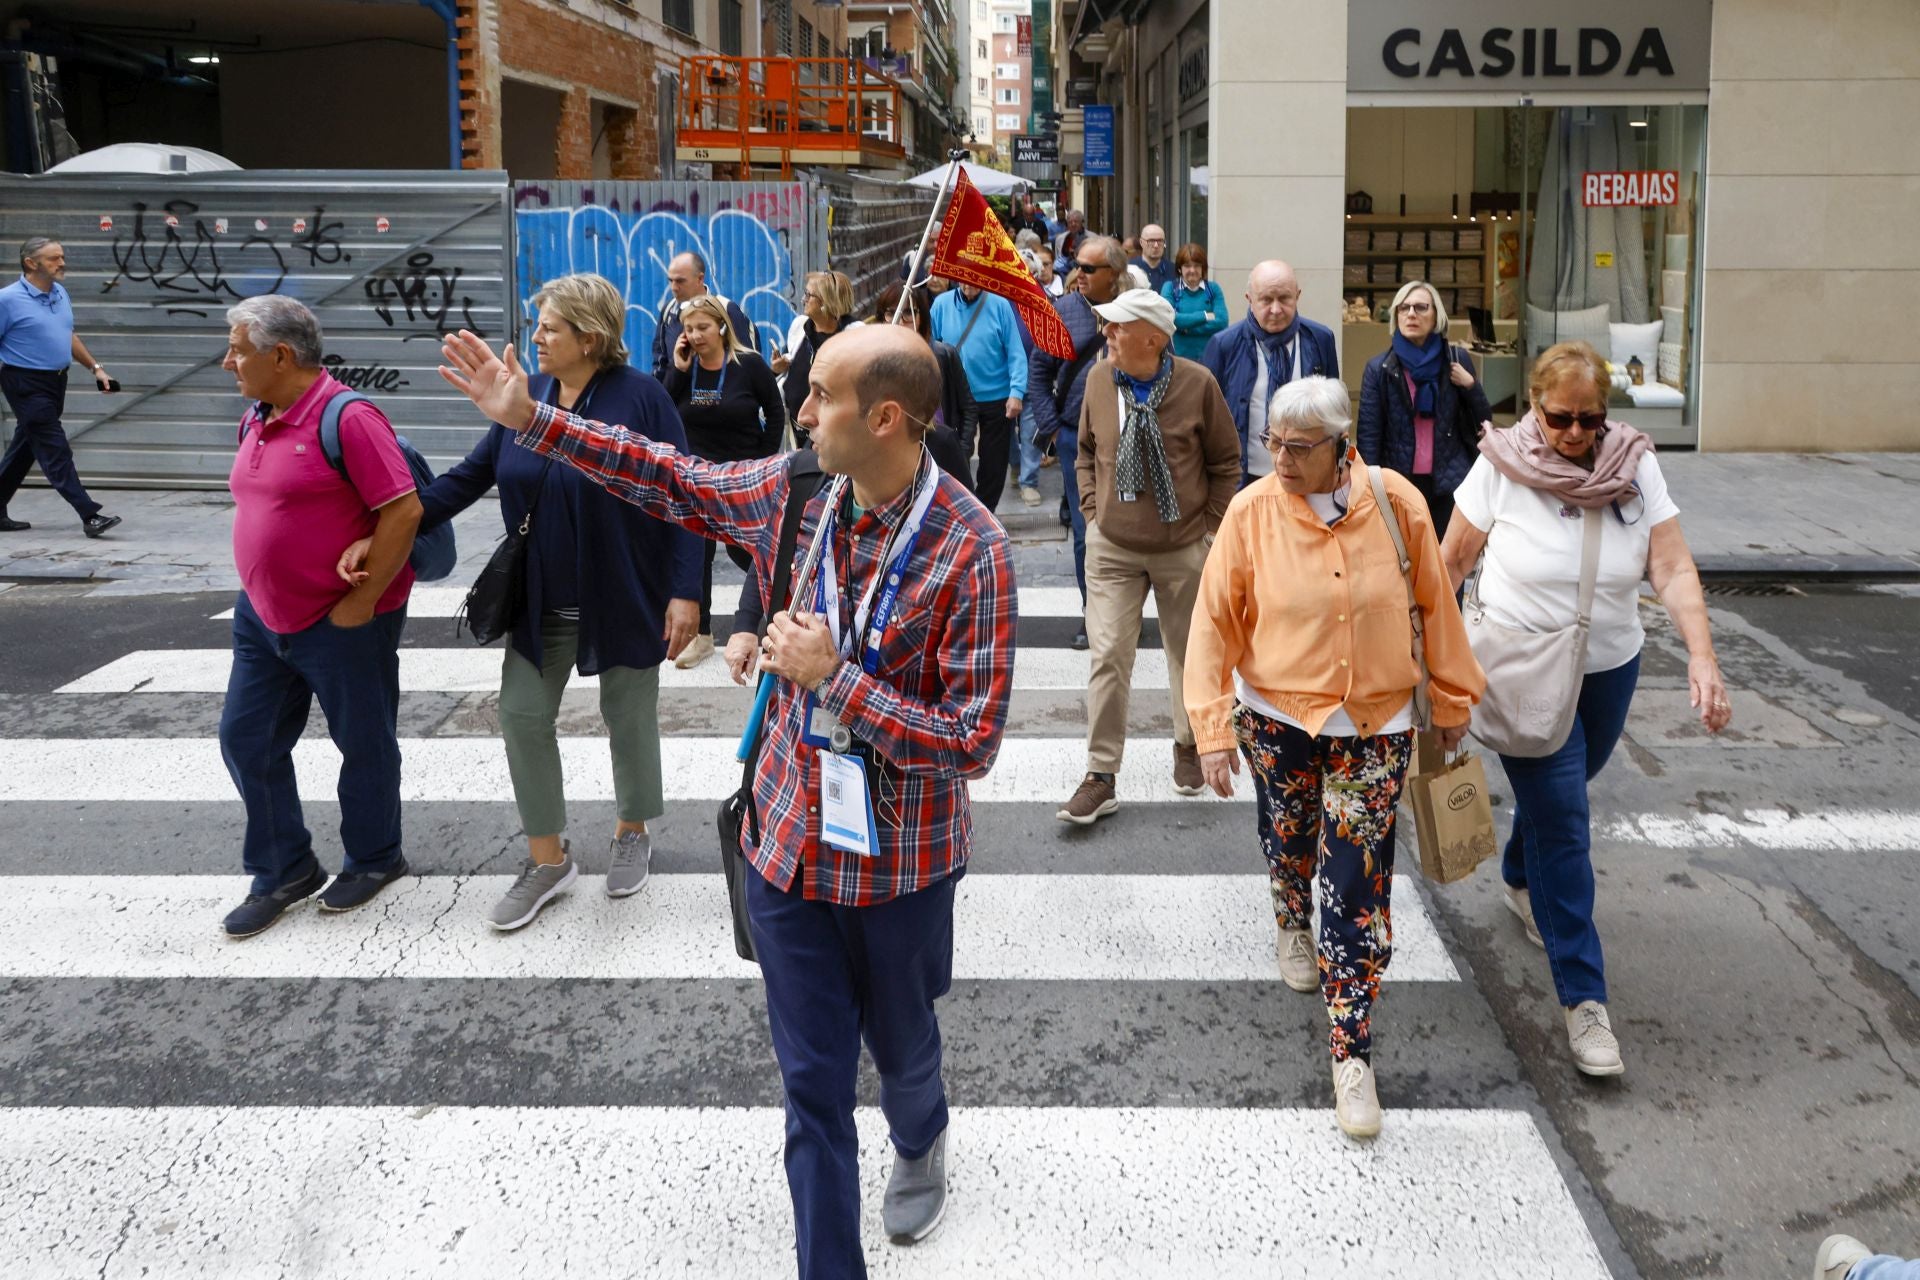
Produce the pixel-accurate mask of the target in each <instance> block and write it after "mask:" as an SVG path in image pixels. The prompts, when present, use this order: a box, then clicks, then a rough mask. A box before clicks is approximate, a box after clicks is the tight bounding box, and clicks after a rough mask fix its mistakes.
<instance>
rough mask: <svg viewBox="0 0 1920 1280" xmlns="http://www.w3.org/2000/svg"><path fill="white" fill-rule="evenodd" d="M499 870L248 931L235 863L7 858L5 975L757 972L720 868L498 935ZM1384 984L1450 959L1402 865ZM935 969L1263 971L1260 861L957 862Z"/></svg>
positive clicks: (997, 975)
mask: <svg viewBox="0 0 1920 1280" xmlns="http://www.w3.org/2000/svg"><path fill="white" fill-rule="evenodd" d="M511 883H512V878H511V877H508V876H473V877H455V876H422V877H409V878H407V879H405V880H403V881H401V882H400V883H398V884H395V885H394V886H392V887H391V888H389V889H387V890H386V891H385V892H384V893H382V894H381V895H380V896H379V897H378V898H377V899H375V901H374V903H373V904H371V905H369V906H367V907H365V908H362V909H361V910H360V911H358V912H356V913H354V914H353V915H352V916H351V917H348V918H347V919H344V920H342V919H332V918H328V917H325V916H323V915H321V914H319V913H318V912H316V911H313V910H310V909H308V908H306V907H302V908H299V909H298V910H295V911H294V912H292V913H291V914H289V915H288V916H287V917H286V918H285V919H283V920H282V921H281V922H280V923H279V924H277V925H276V926H275V927H274V929H273V931H272V932H271V933H269V934H267V935H266V936H264V937H262V938H260V939H258V940H257V941H250V942H247V943H244V944H241V943H235V942H232V941H231V940H229V939H227V938H225V937H224V936H222V935H221V934H220V933H219V932H218V930H217V929H216V927H215V922H216V921H217V920H218V919H219V918H220V916H221V915H223V914H224V913H225V912H226V911H227V910H229V909H231V908H232V906H233V905H234V904H235V903H237V902H238V901H239V900H240V898H241V897H242V896H243V895H244V894H245V893H246V886H247V881H246V879H245V877H241V876H15V877H11V878H9V879H8V880H7V890H8V893H9V895H10V896H11V899H12V901H13V903H14V904H15V913H14V914H15V918H16V920H17V921H18V922H19V923H18V924H17V925H16V926H15V927H13V928H12V929H10V930H9V934H8V939H7V946H6V948H5V949H4V951H0V976H5V977H10V978H48V977H59V978H72V977H89V978H93V977H129V978H571V979H635V978H666V979H706V978H715V979H726V978H756V977H758V976H759V972H760V971H759V969H758V968H757V967H755V966H754V965H753V964H751V963H749V962H747V961H744V960H741V959H739V958H738V957H737V956H735V955H734V952H733V935H732V932H731V930H730V928H729V927H728V923H727V922H728V919H729V916H728V914H727V898H726V883H725V881H724V880H723V879H722V878H721V876H719V875H718V874H717V873H716V874H709V875H659V876H655V877H653V879H652V880H651V881H649V883H648V884H647V886H646V888H645V889H644V890H643V891H642V892H641V893H639V894H637V895H636V896H634V897H633V898H631V899H626V900H621V901H614V900H611V899H609V898H607V897H606V895H605V894H603V893H602V892H601V891H600V889H601V886H600V880H599V878H598V877H597V876H596V877H592V878H584V877H583V878H582V879H581V880H580V881H578V882H576V884H575V886H574V888H573V890H572V892H571V893H570V894H569V895H566V896H564V897H562V898H561V899H560V900H558V901H556V902H555V903H553V904H551V905H549V906H548V908H547V910H546V913H545V915H543V917H542V919H541V921H540V923H539V924H538V925H537V926H535V927H532V928H529V929H528V930H527V931H525V932H523V933H518V934H514V935H511V936H508V935H502V934H498V933H495V932H494V931H493V930H491V929H489V928H488V927H487V926H486V924H485V923H484V919H483V917H484V915H485V913H486V911H487V910H488V909H489V908H491V907H492V906H493V904H494V902H495V901H497V900H498V898H499V897H500V895H501V894H502V893H504V892H506V889H507V886H508V885H509V884H511ZM1394 890H1395V892H1394V896H1393V942H1394V954H1393V960H1392V963H1391V965H1390V967H1389V969H1388V973H1387V977H1388V980H1389V981H1390V982H1395V983H1399V982H1457V981H1459V979H1460V974H1459V971H1458V970H1457V969H1455V968H1454V966H1453V961H1452V960H1451V959H1450V958H1449V957H1448V955H1447V951H1446V947H1445V946H1444V944H1442V942H1441V941H1440V936H1439V934H1438V932H1437V931H1436V930H1435V928H1434V924H1433V921H1432V919H1431V918H1430V917H1429V916H1428V914H1427V912H1426V909H1425V906H1424V904H1423V903H1422V902H1421V900H1420V895H1419V894H1418V893H1417V892H1416V891H1415V890H1414V887H1413V886H1412V885H1411V884H1410V883H1409V882H1408V881H1407V880H1406V878H1405V877H1395V880H1394ZM954 927H955V938H954V976H955V977H957V978H967V979H982V980H990V981H997V980H1009V981H1021V980H1033V981H1069V982H1081V981H1104V982H1149V981H1168V982H1262V981H1277V980H1278V967H1277V964H1276V961H1275V959H1274V954H1273V946H1274V925H1273V905H1272V900H1271V898H1270V896H1269V894H1268V891H1267V880H1266V877H1265V876H1264V875H1255V874H1246V875H1232V876H1225V875H1199V876H1183V875H1017V874H993V873H980V874H973V875H968V876H966V877H963V878H962V879H961V881H960V884H959V886H958V905H957V906H956V908H955V913H954Z"/></svg>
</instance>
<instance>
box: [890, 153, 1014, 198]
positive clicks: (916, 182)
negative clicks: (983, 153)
mask: <svg viewBox="0 0 1920 1280" xmlns="http://www.w3.org/2000/svg"><path fill="white" fill-rule="evenodd" d="M960 167H961V168H962V169H965V170H966V171H967V181H968V182H971V183H972V184H973V185H974V186H975V187H978V188H979V189H980V192H981V194H983V195H989V196H1010V195H1013V194H1014V193H1015V192H1017V191H1028V190H1031V189H1032V187H1033V183H1031V182H1029V181H1028V180H1027V179H1025V178H1016V177H1014V176H1013V175H1012V174H1010V173H1002V172H1000V171H999V170H998V169H989V168H987V167H986V166H985V165H978V164H973V163H971V162H970V161H966V160H962V161H961V162H960ZM907 183H908V185H910V186H915V187H929V188H931V189H933V190H935V191H938V190H939V189H940V188H941V187H943V186H945V185H946V183H947V166H946V165H944V164H943V165H941V166H939V167H938V168H935V169H929V170H927V171H926V172H925V173H923V174H920V175H919V176H918V177H913V178H908V179H907Z"/></svg>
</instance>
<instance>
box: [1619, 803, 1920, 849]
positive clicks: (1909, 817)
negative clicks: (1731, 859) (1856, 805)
mask: <svg viewBox="0 0 1920 1280" xmlns="http://www.w3.org/2000/svg"><path fill="white" fill-rule="evenodd" d="M1595 838H1596V839H1602V840H1612V841H1616V842H1618V843H1621V844H1650V845H1652V846H1653V847H1655V848H1656V849H1715V848H1730V847H1741V846H1746V847H1752V848H1757V849H1795V850H1809V851H1814V850H1832V851H1835V852H1841V853H1877V852H1906V851H1912V850H1920V813H1902V812H1898V811H1895V810H1888V809H1834V810H1827V811H1823V812H1814V813H1791V812H1788V811H1787V810H1785V809H1746V810H1743V811H1741V812H1740V813H1739V814H1738V815H1735V814H1723V813H1695V814H1687V815H1685V816H1681V815H1669V814H1652V813H1649V814H1636V815H1633V816H1631V817H1613V818H1605V819H1602V820H1601V822H1600V823H1599V826H1598V830H1597V831H1596V832H1595Z"/></svg>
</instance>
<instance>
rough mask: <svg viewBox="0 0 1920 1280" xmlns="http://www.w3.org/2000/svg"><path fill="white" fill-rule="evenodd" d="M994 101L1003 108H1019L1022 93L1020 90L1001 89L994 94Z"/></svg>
mask: <svg viewBox="0 0 1920 1280" xmlns="http://www.w3.org/2000/svg"><path fill="white" fill-rule="evenodd" d="M993 100H994V101H995V102H997V103H999V104H1000V105H1001V106H1003V107H1017V106H1019V105H1020V91H1019V90H1018V89H1001V90H999V91H998V92H996V93H995V94H994V98H993Z"/></svg>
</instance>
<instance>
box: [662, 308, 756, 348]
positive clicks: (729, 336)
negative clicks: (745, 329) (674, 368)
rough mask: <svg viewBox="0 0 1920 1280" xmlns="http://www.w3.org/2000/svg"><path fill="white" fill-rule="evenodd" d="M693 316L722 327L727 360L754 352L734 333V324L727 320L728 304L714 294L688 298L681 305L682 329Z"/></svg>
mask: <svg viewBox="0 0 1920 1280" xmlns="http://www.w3.org/2000/svg"><path fill="white" fill-rule="evenodd" d="M692 315H703V316H705V317H706V318H707V319H709V320H711V321H713V322H714V323H715V324H716V325H718V326H720V345H721V347H722V348H724V349H725V351H726V353H727V359H729V360H731V359H733V358H734V357H735V356H738V355H739V354H740V353H741V352H743V351H751V350H753V348H752V347H749V346H747V345H746V344H745V343H743V342H742V341H741V340H740V335H739V334H737V333H735V332H734V331H733V323H732V322H731V321H729V320H728V319H727V307H726V304H725V303H723V302H721V301H720V299H718V298H716V297H714V296H713V295H712V294H710V293H703V294H701V295H700V296H699V297H697V298H688V299H687V300H686V301H685V302H683V303H681V304H680V327H681V328H682V329H685V328H686V326H687V317H688V316H692Z"/></svg>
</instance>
